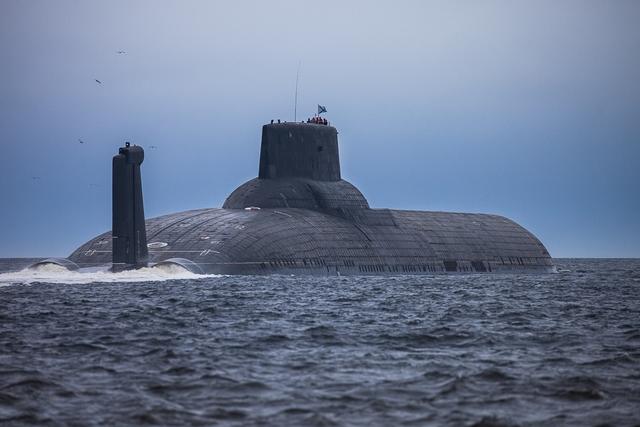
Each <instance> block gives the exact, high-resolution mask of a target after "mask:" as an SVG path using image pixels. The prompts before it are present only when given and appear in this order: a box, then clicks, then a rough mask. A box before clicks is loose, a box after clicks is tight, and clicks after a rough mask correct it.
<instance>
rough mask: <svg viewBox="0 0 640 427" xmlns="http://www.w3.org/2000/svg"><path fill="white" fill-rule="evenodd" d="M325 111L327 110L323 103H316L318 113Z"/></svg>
mask: <svg viewBox="0 0 640 427" xmlns="http://www.w3.org/2000/svg"><path fill="white" fill-rule="evenodd" d="M326 112H327V107H325V106H324V105H320V104H318V115H320V114H322V113H326Z"/></svg>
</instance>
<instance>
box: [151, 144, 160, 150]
mask: <svg viewBox="0 0 640 427" xmlns="http://www.w3.org/2000/svg"><path fill="white" fill-rule="evenodd" d="M149 148H151V149H152V150H155V149H156V148H158V147H156V146H155V145H150V146H149Z"/></svg>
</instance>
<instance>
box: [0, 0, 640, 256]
mask: <svg viewBox="0 0 640 427" xmlns="http://www.w3.org/2000/svg"><path fill="white" fill-rule="evenodd" d="M639 22H640V2H639V1H624V0H617V1H588V0H581V1H555V0H554V1H500V2H498V1H495V2H494V1H475V0H474V1H467V2H465V1H456V2H450V1H441V2H428V1H424V0H422V1H397V0H396V1H388V2H385V1H375V2H374V1H362V2H358V1H349V2H347V1H344V0H343V1H323V2H317V1H314V2H302V1H220V2H216V1H201V2H200V1H113V0H109V1H100V2H98V1H64V0H56V1H26V0H2V1H0V58H1V60H0V143H1V144H2V157H1V159H2V160H1V161H2V167H1V168H0V219H1V221H0V256H2V257H9V256H66V255H68V254H70V253H71V251H73V250H74V249H75V248H76V247H77V246H79V245H80V244H81V243H83V242H84V241H86V240H88V239H89V238H91V237H93V236H95V235H96V234H98V233H101V232H104V231H106V230H108V229H110V226H111V194H110V191H111V188H110V179H111V177H110V174H111V170H110V165H111V157H112V156H113V154H115V153H116V152H117V148H118V146H120V145H122V144H123V143H124V141H131V142H132V143H136V144H139V145H142V146H143V147H145V148H146V159H145V162H144V164H143V183H144V197H145V209H146V213H147V217H152V216H157V215H160V214H165V213H170V212H175V211H180V210H187V209H193V208H200V207H219V206H221V205H222V203H223V201H224V199H225V197H226V196H227V195H228V194H229V193H230V192H231V191H232V190H233V189H234V188H235V187H236V186H238V185H240V184H241V183H242V182H244V181H246V180H248V179H250V178H253V177H255V176H256V175H257V169H258V157H259V143H260V133H261V126H262V124H264V123H266V122H268V121H269V120H270V119H272V118H275V119H277V118H280V119H283V120H292V119H293V99H294V90H295V78H296V69H297V67H298V64H299V63H300V64H301V72H300V89H299V104H298V112H299V118H306V117H307V116H309V115H311V114H312V113H313V112H314V109H315V108H316V105H317V104H318V103H320V104H322V105H325V106H326V107H327V109H328V114H327V117H328V118H329V120H331V121H332V122H333V123H334V124H335V125H336V127H337V128H338V131H339V132H340V134H339V138H340V155H341V160H342V174H343V178H345V179H347V180H349V181H351V182H352V183H353V184H355V185H356V186H357V187H358V188H360V190H361V191H362V192H363V193H364V195H365V196H366V197H367V199H368V200H369V203H370V204H371V206H372V207H388V208H397V209H420V210H444V211H463V212H486V213H496V214H501V215H505V216H507V217H509V218H512V219H514V220H515V221H517V222H518V223H520V224H521V225H523V226H525V227H526V228H528V229H529V230H530V231H532V232H533V233H534V234H536V235H537V236H538V237H539V238H540V239H541V240H542V242H543V243H544V244H545V245H546V246H547V248H548V249H549V251H550V252H551V254H552V256H554V257H571V256H575V257H627V256H633V257H638V256H640V209H639V208H640V190H639V185H640V25H639V24H638V23H639ZM121 50H122V51H126V53H124V54H118V53H117V52H118V51H121ZM95 79H98V80H100V81H101V82H102V84H98V83H97V82H96V81H95ZM79 139H80V140H82V141H84V144H80V143H79V141H78V140H79ZM152 145H153V146H156V147H157V148H155V149H152V148H150V147H151V146H152Z"/></svg>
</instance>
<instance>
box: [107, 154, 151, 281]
mask: <svg viewBox="0 0 640 427" xmlns="http://www.w3.org/2000/svg"><path fill="white" fill-rule="evenodd" d="M143 161H144V150H143V149H142V147H139V146H137V145H133V146H131V145H129V143H128V142H127V144H126V145H125V146H124V147H121V148H120V149H119V151H118V154H116V155H115V156H113V164H112V185H113V187H112V199H113V200H112V222H113V223H112V240H113V244H112V247H113V254H112V269H113V270H114V271H120V270H125V269H129V268H138V267H144V266H146V265H147V260H148V253H147V237H146V231H145V223H144V207H143V201H142V178H141V175H140V165H141V164H142V162H143Z"/></svg>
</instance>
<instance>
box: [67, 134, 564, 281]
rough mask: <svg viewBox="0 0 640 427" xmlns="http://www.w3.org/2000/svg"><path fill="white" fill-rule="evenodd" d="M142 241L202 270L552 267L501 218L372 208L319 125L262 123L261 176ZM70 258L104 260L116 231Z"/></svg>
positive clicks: (164, 219) (159, 222) (151, 222)
mask: <svg viewBox="0 0 640 427" xmlns="http://www.w3.org/2000/svg"><path fill="white" fill-rule="evenodd" d="M114 215H115V213H114ZM146 237H147V242H148V244H147V246H148V261H149V263H150V264H156V263H171V262H172V261H171V260H182V261H181V262H182V264H181V265H187V264H188V265H192V268H193V269H197V270H198V271H201V272H204V273H218V274H317V275H339V274H343V275H348V274H356V275H360V274H377V275H380V274H434V273H448V272H481V273H492V272H550V271H553V263H552V260H551V257H550V255H549V253H548V251H547V250H546V248H545V247H544V245H543V244H542V243H541V242H540V241H539V240H538V239H537V238H536V237H535V236H534V235H533V234H532V233H530V232H529V231H527V230H526V229H525V228H523V227H521V226H520V225H518V224H517V223H515V222H514V221H511V220H510V219H507V218H505V217H502V216H498V215H489V214H472V213H451V212H425V211H407V210H394V209H372V208H370V206H369V203H368V202H367V200H366V198H365V197H364V196H363V194H362V193H361V192H360V191H359V190H358V189H357V188H356V187H355V186H354V185H352V184H351V183H349V182H347V181H346V180H343V179H342V177H341V172H340V161H339V150H338V137H337V131H336V129H335V128H334V127H332V126H328V125H321V124H313V123H275V124H267V125H264V126H263V128H262V144H261V149H260V166H259V173H258V176H257V177H256V178H254V179H252V180H250V181H248V182H246V183H244V184H242V185H240V186H239V187H238V188H237V189H236V190H234V191H233V192H232V193H231V194H230V195H229V197H228V198H227V199H226V201H225V202H224V205H223V207H222V208H208V209H198V210H192V211H186V212H180V213H175V214H170V215H164V216H160V217H156V218H151V219H147V220H146ZM69 259H70V260H71V261H73V262H74V263H76V264H78V265H79V266H81V267H86V266H97V265H103V264H108V263H109V262H110V261H111V259H112V236H111V232H107V233H104V234H102V235H100V236H98V237H96V238H94V239H92V240H90V241H89V242H87V243H85V244H84V245H82V246H81V247H79V248H78V249H77V250H75V251H74V252H73V253H72V254H71V255H70V257H69ZM189 263H192V264H189Z"/></svg>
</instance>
